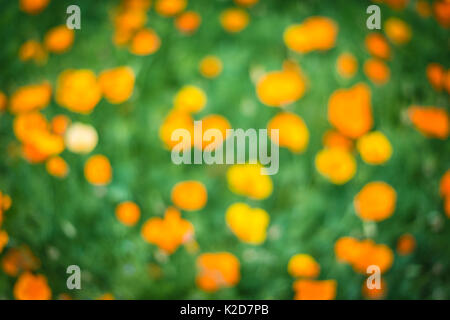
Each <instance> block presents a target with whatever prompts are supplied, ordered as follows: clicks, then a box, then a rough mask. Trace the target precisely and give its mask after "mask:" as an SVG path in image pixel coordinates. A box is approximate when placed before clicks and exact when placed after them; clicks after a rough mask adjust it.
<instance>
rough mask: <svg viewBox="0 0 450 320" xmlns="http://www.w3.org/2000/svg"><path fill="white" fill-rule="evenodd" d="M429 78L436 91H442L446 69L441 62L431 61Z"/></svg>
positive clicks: (428, 70) (428, 72)
mask: <svg viewBox="0 0 450 320" xmlns="http://www.w3.org/2000/svg"><path fill="white" fill-rule="evenodd" d="M426 72H427V78H428V81H429V82H430V84H431V86H432V87H433V88H434V89H435V90H436V91H441V90H442V86H443V84H444V78H445V70H444V67H443V66H441V65H440V64H439V63H430V64H429V65H428V66H427V71H426Z"/></svg>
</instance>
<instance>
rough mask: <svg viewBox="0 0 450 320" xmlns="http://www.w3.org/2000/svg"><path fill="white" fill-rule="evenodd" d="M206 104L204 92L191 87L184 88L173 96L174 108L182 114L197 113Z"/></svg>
mask: <svg viewBox="0 0 450 320" xmlns="http://www.w3.org/2000/svg"><path fill="white" fill-rule="evenodd" d="M206 102H207V97H206V94H205V92H204V91H203V90H202V89H200V88H198V87H196V86H192V85H188V86H184V87H183V88H181V89H180V91H178V92H177V94H176V95H175V98H174V101H173V104H174V108H175V109H176V110H178V111H183V112H199V111H201V110H202V109H203V108H204V107H205V105H206Z"/></svg>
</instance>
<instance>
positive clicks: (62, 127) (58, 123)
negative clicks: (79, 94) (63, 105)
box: [50, 114, 70, 134]
mask: <svg viewBox="0 0 450 320" xmlns="http://www.w3.org/2000/svg"><path fill="white" fill-rule="evenodd" d="M69 123H70V119H69V118H68V117H67V116H65V115H63V114H59V115H56V116H54V117H53V118H52V121H51V124H50V126H51V128H52V132H53V133H56V134H64V133H65V132H66V130H67V127H68V126H69Z"/></svg>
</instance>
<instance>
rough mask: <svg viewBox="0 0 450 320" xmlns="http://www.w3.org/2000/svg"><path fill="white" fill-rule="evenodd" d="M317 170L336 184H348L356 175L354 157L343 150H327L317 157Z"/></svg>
mask: <svg viewBox="0 0 450 320" xmlns="http://www.w3.org/2000/svg"><path fill="white" fill-rule="evenodd" d="M315 164H316V169H317V171H319V173H320V174H321V175H323V176H324V177H325V178H327V179H328V180H330V181H331V182H332V183H334V184H344V183H346V182H348V181H349V180H350V179H352V178H353V176H354V175H355V173H356V161H355V158H354V157H353V155H352V154H351V153H350V152H348V151H346V150H345V149H342V148H326V149H323V150H322V151H320V152H319V153H318V154H317V155H316V159H315Z"/></svg>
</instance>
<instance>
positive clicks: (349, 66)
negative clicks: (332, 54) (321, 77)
mask: <svg viewBox="0 0 450 320" xmlns="http://www.w3.org/2000/svg"><path fill="white" fill-rule="evenodd" d="M336 69H337V71H338V73H339V75H340V76H341V77H343V78H352V77H353V76H354V75H355V73H356V71H358V61H357V60H356V58H355V56H354V55H352V54H351V53H347V52H346V53H343V54H341V55H340V56H339V58H338V60H337V62H336Z"/></svg>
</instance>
